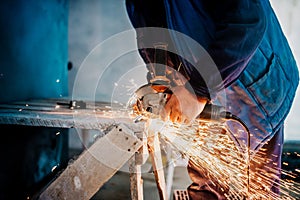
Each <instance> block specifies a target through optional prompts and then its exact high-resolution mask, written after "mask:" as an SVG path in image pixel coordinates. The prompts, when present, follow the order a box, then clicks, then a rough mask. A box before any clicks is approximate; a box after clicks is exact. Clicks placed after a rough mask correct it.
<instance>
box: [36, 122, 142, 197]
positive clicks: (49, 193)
mask: <svg viewBox="0 0 300 200" xmlns="http://www.w3.org/2000/svg"><path fill="white" fill-rule="evenodd" d="M141 146H142V142H141V141H140V139H138V138H137V137H136V136H134V134H133V132H132V131H130V130H129V129H127V128H126V127H125V126H114V127H113V128H112V129H111V130H110V131H109V132H108V133H107V134H106V135H105V136H103V137H101V138H99V139H98V140H97V141H96V142H95V143H94V144H93V145H92V146H91V147H90V148H89V149H87V150H86V151H85V152H83V153H82V154H81V155H80V156H79V157H78V159H76V160H75V161H74V162H73V163H72V164H70V165H69V166H68V167H67V168H66V169H65V170H64V171H63V172H62V174H61V175H60V176H59V177H58V178H57V179H56V180H54V182H52V183H51V185H49V186H48V187H47V188H46V190H45V191H43V192H42V194H41V195H40V198H39V199H41V200H50V199H53V200H54V199H55V200H57V199H58V200H60V199H67V200H68V199H70V200H73V199H81V200H85V199H90V198H91V197H92V196H93V195H94V194H95V193H96V192H97V191H98V190H99V189H100V187H101V186H102V185H103V184H104V183H105V182H107V181H108V180H109V179H110V178H111V177H112V176H113V175H114V174H115V173H116V172H117V171H118V170H119V169H120V168H121V167H122V166H123V165H124V164H125V163H126V162H127V161H128V160H129V159H130V158H132V157H133V156H134V155H135V153H136V152H137V151H138V149H139V148H140V147H141Z"/></svg>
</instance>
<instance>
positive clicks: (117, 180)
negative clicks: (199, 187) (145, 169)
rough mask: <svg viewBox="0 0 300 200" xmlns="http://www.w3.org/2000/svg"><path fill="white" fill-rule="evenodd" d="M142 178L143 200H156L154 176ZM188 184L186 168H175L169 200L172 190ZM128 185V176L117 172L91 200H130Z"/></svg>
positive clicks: (145, 175)
mask: <svg viewBox="0 0 300 200" xmlns="http://www.w3.org/2000/svg"><path fill="white" fill-rule="evenodd" d="M142 177H143V181H144V188H143V189H144V200H158V199H159V196H158V191H157V187H156V183H155V178H154V175H153V174H152V173H144V174H143V175H142ZM189 183H190V182H189V177H188V175H187V173H186V168H185V167H184V166H178V167H175V171H174V177H173V185H172V190H171V195H170V200H172V199H173V191H174V189H186V187H187V186H188V185H189ZM129 184H130V182H129V174H128V173H126V172H122V171H120V172H117V173H116V174H115V175H114V176H113V177H112V178H111V179H110V180H109V181H108V182H107V183H106V184H104V185H103V187H102V188H101V189H100V190H99V191H98V192H97V193H96V194H95V195H94V197H93V198H92V200H131V197H130V188H129Z"/></svg>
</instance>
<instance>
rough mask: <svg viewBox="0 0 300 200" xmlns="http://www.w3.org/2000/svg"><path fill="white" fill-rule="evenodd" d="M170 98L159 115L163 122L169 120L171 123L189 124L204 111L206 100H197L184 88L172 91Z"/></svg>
mask: <svg viewBox="0 0 300 200" xmlns="http://www.w3.org/2000/svg"><path fill="white" fill-rule="evenodd" d="M172 92H173V94H172V96H171V98H170V99H169V101H168V102H167V103H166V105H165V109H164V110H162V111H161V113H160V115H161V118H162V119H163V120H165V121H166V120H168V119H170V120H171V121H173V122H179V123H182V122H183V123H186V124H189V123H190V122H191V121H193V120H194V119H195V118H196V117H197V116H198V115H199V114H200V113H201V112H202V110H203V109H204V106H205V104H206V103H207V99H206V98H199V97H197V96H196V95H195V94H192V93H191V92H190V91H188V90H187V89H186V88H185V87H184V86H177V87H174V88H173V89H172Z"/></svg>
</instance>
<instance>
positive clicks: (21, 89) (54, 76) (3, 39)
mask: <svg viewBox="0 0 300 200" xmlns="http://www.w3.org/2000/svg"><path fill="white" fill-rule="evenodd" d="M0 30H1V31H0V102H10V101H16V100H27V99H32V98H53V97H54V98H55V97H61V96H66V95H67V94H68V77H67V75H68V69H67V63H68V1H67V0H12V1H9V0H5V1H1V2H0Z"/></svg>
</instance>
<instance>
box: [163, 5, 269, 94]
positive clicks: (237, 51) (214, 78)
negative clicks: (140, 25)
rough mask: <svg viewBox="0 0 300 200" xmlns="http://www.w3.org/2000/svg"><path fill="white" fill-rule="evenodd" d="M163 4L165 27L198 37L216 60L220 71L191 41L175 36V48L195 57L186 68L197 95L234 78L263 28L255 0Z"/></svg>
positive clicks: (258, 39)
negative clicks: (187, 41)
mask: <svg viewBox="0 0 300 200" xmlns="http://www.w3.org/2000/svg"><path fill="white" fill-rule="evenodd" d="M165 7H166V19H167V24H168V27H169V28H170V29H173V30H176V31H179V32H181V33H184V34H186V35H188V36H189V37H191V38H192V39H194V40H195V41H197V42H198V43H199V44H200V45H202V46H203V47H204V48H205V49H206V50H207V52H208V54H209V55H210V57H211V58H212V60H213V61H214V63H215V64H216V67H217V71H218V72H219V73H216V71H214V70H213V69H212V66H211V63H209V62H207V60H208V59H207V58H205V56H204V57H202V56H201V55H200V56H199V55H197V52H195V51H193V48H190V46H191V45H186V44H184V42H185V41H184V40H182V39H180V40H176V38H174V41H175V44H176V45H177V46H178V49H181V50H182V51H185V52H183V54H184V55H187V56H189V55H191V57H192V59H194V60H195V61H194V62H193V63H192V64H189V63H187V64H186V70H187V72H188V75H189V77H190V80H189V83H190V84H191V86H192V87H193V89H194V91H195V93H196V94H197V95H199V96H206V97H209V96H210V95H215V94H216V93H217V92H218V91H220V90H221V89H223V88H225V87H227V86H228V85H230V84H231V83H232V82H234V81H235V80H236V79H237V78H238V77H239V75H240V74H241V73H242V71H243V70H244V69H245V67H246V66H247V64H248V62H249V60H250V59H251V57H252V55H253V54H254V52H255V50H256V49H257V47H258V45H259V44H260V42H261V40H262V37H263V35H264V32H265V29H266V21H265V20H266V18H265V14H264V10H263V7H262V5H261V2H260V1H258V0H227V1H219V0H211V1H199V0H189V1H181V0H165ZM184 47H187V48H184ZM199 72H201V73H199ZM199 77H201V78H199ZM219 77H221V79H220V78H219Z"/></svg>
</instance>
